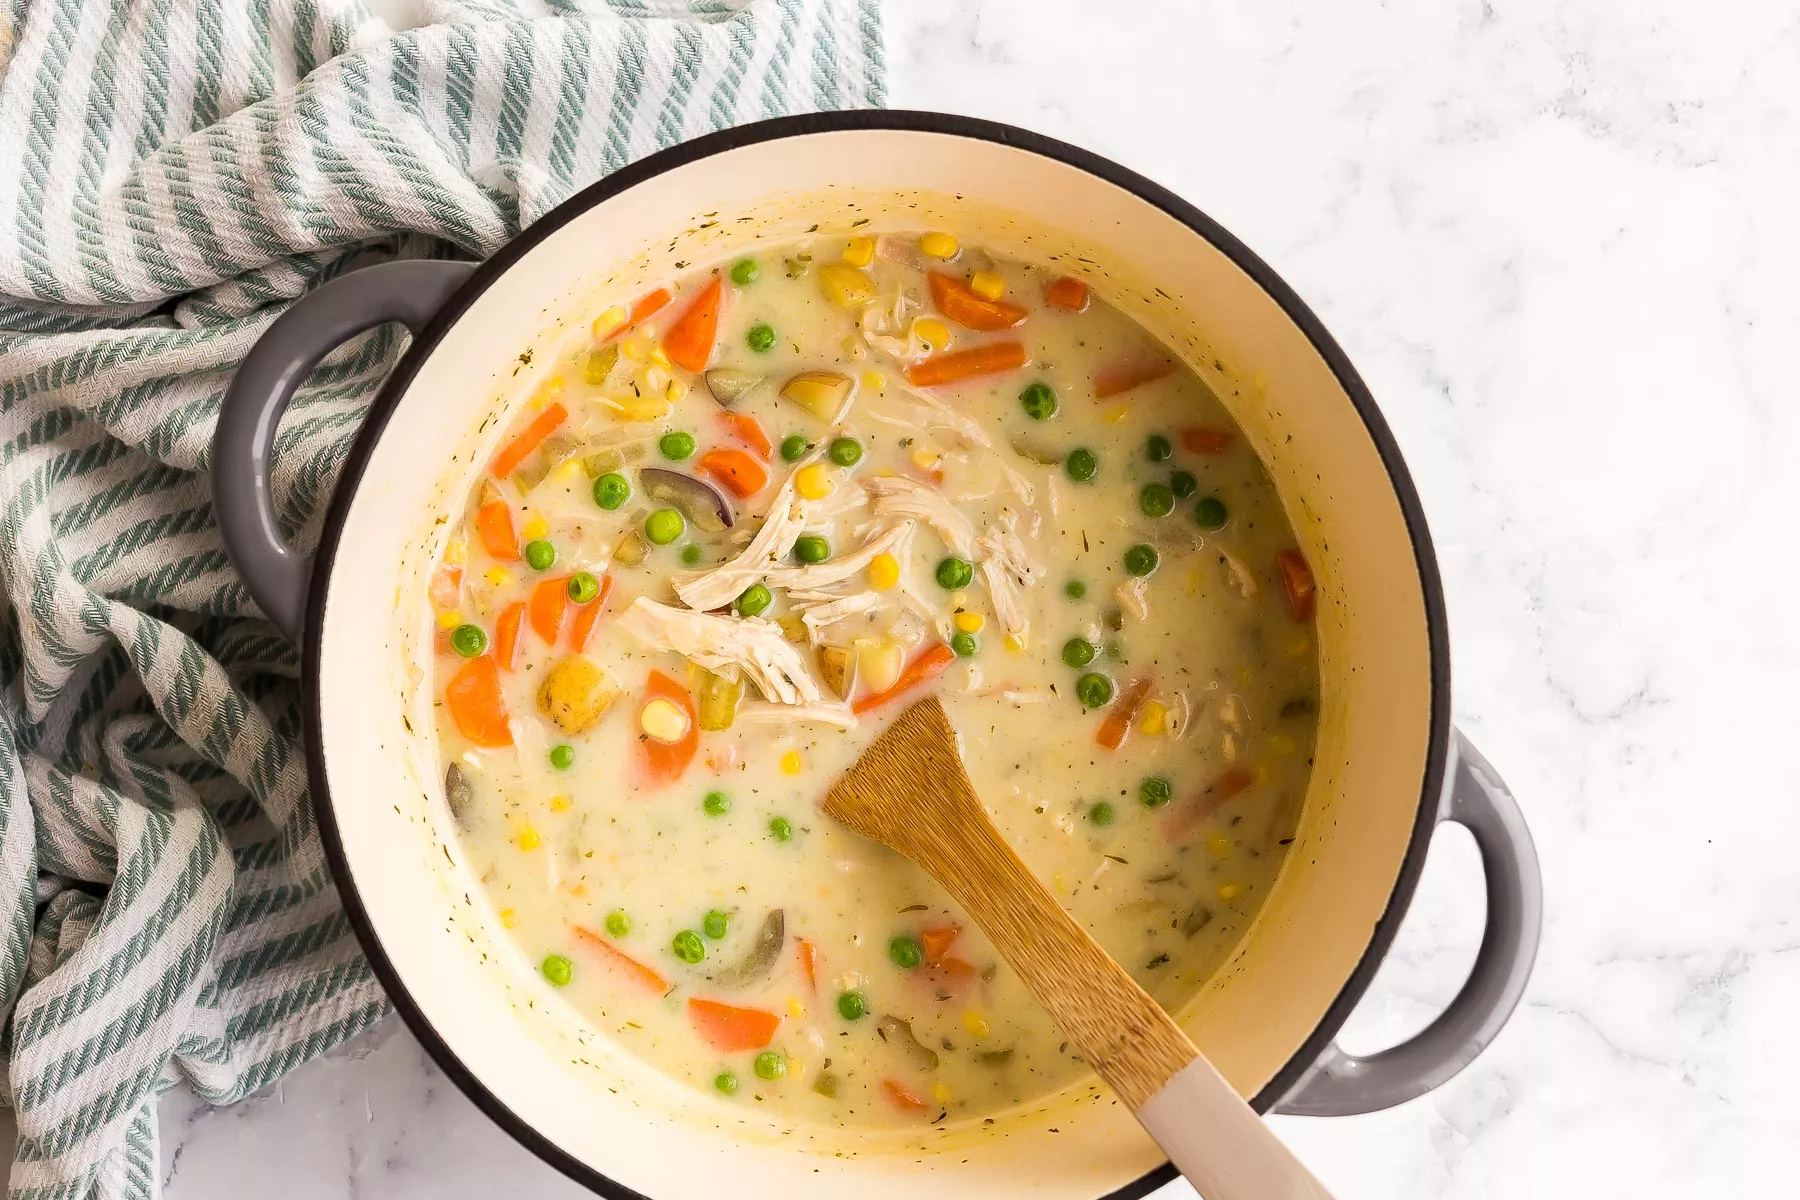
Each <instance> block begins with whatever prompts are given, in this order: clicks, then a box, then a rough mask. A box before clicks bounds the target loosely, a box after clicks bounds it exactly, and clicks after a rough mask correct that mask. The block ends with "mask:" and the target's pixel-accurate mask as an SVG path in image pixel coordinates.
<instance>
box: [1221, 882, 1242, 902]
mask: <svg viewBox="0 0 1800 1200" xmlns="http://www.w3.org/2000/svg"><path fill="white" fill-rule="evenodd" d="M1243 894H1244V885H1243V884H1241V883H1221V884H1220V885H1219V899H1221V900H1223V901H1224V902H1225V903H1227V904H1230V903H1231V902H1232V901H1233V900H1236V899H1237V898H1238V897H1239V896H1241V895H1243Z"/></svg>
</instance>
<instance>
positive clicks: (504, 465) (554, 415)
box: [494, 404, 569, 479]
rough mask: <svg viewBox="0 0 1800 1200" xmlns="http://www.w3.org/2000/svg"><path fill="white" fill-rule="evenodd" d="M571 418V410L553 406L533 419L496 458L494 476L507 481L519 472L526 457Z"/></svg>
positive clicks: (556, 405)
mask: <svg viewBox="0 0 1800 1200" xmlns="http://www.w3.org/2000/svg"><path fill="white" fill-rule="evenodd" d="M568 418H569V410H568V409H566V408H564V407H563V406H562V405H561V404H552V405H551V406H550V407H548V408H546V409H545V410H544V411H543V412H541V413H539V414H538V415H537V416H535V417H533V418H532V419H531V424H529V425H527V426H526V427H525V428H523V429H521V430H520V431H519V436H518V437H516V438H514V439H513V440H512V441H510V442H508V443H507V444H506V449H504V450H502V451H500V453H499V454H498V455H496V456H495V457H494V476H495V478H497V479H505V478H506V477H507V476H508V475H511V474H512V473H513V472H514V471H516V470H518V467H519V464H520V463H522V462H524V461H525V456H526V455H528V454H530V453H531V452H532V451H533V450H536V449H537V448H538V443H539V442H541V441H543V440H544V439H545V438H547V437H549V436H550V431H551V430H553V429H555V428H556V427H557V426H558V425H561V424H562V423H563V422H564V421H566V420H568Z"/></svg>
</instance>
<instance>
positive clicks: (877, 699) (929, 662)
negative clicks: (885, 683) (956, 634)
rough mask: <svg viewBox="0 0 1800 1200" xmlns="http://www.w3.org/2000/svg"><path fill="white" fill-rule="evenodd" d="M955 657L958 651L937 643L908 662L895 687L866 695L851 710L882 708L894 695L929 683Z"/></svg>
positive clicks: (859, 713)
mask: <svg viewBox="0 0 1800 1200" xmlns="http://www.w3.org/2000/svg"><path fill="white" fill-rule="evenodd" d="M955 658H956V652H955V651H954V650H952V649H950V647H948V646H946V645H944V643H942V642H939V643H938V644H937V645H935V646H932V647H931V648H930V649H928V650H925V651H923V652H922V653H921V654H920V655H919V656H918V657H917V658H915V659H913V660H912V661H911V662H909V663H907V664H906V668H905V669H904V670H902V671H901V672H900V678H898V679H896V680H895V681H894V686H893V687H891V688H889V689H888V690H887V691H885V692H876V693H875V694H874V695H872V696H864V697H863V698H862V699H861V700H858V701H857V702H856V703H855V704H853V705H851V711H852V712H854V713H856V714H857V715H859V716H860V715H861V714H863V713H866V712H868V711H870V710H871V709H876V708H880V707H881V706H882V705H884V704H886V703H887V702H888V701H889V700H892V699H894V697H896V696H899V695H901V694H902V693H904V692H910V691H912V689H914V688H916V687H918V686H919V685H920V684H922V683H929V682H930V681H931V680H933V679H936V678H937V677H938V676H939V675H942V674H943V673H944V668H945V667H948V666H949V665H950V664H951V662H953V661H954V660H955Z"/></svg>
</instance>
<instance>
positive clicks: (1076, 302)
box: [1044, 275, 1088, 312]
mask: <svg viewBox="0 0 1800 1200" xmlns="http://www.w3.org/2000/svg"><path fill="white" fill-rule="evenodd" d="M1087 293H1088V287H1087V284H1085V283H1083V282H1082V281H1081V280H1079V279H1077V278H1075V277H1074V276H1073V275H1058V276H1057V277H1056V278H1055V279H1052V280H1051V281H1050V286H1049V287H1047V288H1045V289H1044V303H1045V304H1048V305H1049V306H1050V307H1051V308H1063V309H1067V310H1068V311H1070V312H1080V311H1081V310H1082V309H1084V308H1086V307H1087V300H1088V297H1087Z"/></svg>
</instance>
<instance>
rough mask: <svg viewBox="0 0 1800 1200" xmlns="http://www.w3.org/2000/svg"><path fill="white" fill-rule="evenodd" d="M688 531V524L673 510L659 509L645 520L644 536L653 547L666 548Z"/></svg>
mask: <svg viewBox="0 0 1800 1200" xmlns="http://www.w3.org/2000/svg"><path fill="white" fill-rule="evenodd" d="M686 530H687V522H686V521H684V520H682V519H681V514H680V513H678V512H676V511H675V510H674V509H672V508H659V509H657V510H656V511H655V512H653V513H651V514H650V515H649V516H647V517H645V518H644V536H645V537H647V538H649V539H650V544H651V545H653V546H666V545H668V544H669V543H670V542H672V541H674V540H675V539H676V538H678V537H680V536H681V535H682V534H683V533H684V532H686Z"/></svg>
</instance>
